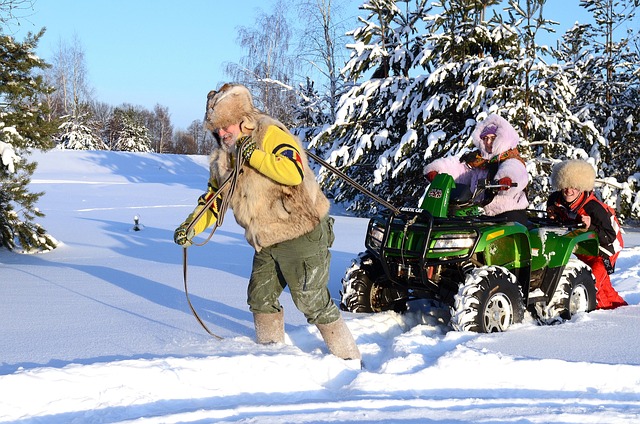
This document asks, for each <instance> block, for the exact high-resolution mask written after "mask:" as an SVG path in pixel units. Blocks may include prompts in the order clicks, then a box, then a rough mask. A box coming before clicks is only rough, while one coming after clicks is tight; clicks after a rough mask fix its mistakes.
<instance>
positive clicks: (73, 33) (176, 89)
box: [16, 0, 588, 129]
mask: <svg viewBox="0 0 640 424" xmlns="http://www.w3.org/2000/svg"><path fill="white" fill-rule="evenodd" d="M361 3H362V2H360V1H354V3H353V4H354V12H355V11H357V8H356V5H359V4H361ZM239 4H241V5H242V6H238V5H239ZM271 4H272V2H271V1H269V0H240V1H237V0H236V1H222V0H186V1H178V0H35V5H34V11H33V13H32V14H31V15H30V16H29V17H27V18H23V19H22V20H21V27H20V32H18V33H17V34H16V37H17V38H20V35H21V34H24V33H26V31H28V30H30V31H32V32H36V31H38V30H39V29H40V28H42V27H46V28H47V32H46V33H45V35H44V37H43V38H42V39H41V41H40V44H39V48H38V54H39V55H40V56H41V57H43V58H44V59H47V60H49V59H50V58H51V57H52V55H53V53H54V52H55V51H56V50H57V47H58V45H59V43H60V42H61V41H62V42H63V43H65V44H67V45H71V44H72V42H73V39H74V37H76V38H77V39H78V41H79V43H80V45H81V46H82V48H83V50H84V52H85V62H86V63H85V64H86V66H87V72H88V75H87V76H88V81H89V85H90V86H91V87H92V88H93V89H94V90H95V96H96V98H97V99H98V100H100V101H102V102H105V103H108V104H111V105H113V106H117V105H120V104H122V103H130V104H134V105H141V106H144V107H146V108H147V109H152V108H153V107H154V105H155V104H158V103H159V104H161V105H163V106H166V107H168V108H169V111H170V113H171V119H172V122H173V124H174V127H175V128H176V129H185V128H186V127H187V126H188V125H189V124H190V123H191V122H192V121H193V120H195V119H202V117H203V115H204V104H205V100H206V95H207V93H208V92H209V90H211V89H215V88H217V87H219V86H220V85H221V84H222V83H223V82H225V81H226V79H227V77H226V75H225V74H224V72H223V64H224V63H225V62H238V61H239V60H240V58H241V57H242V56H243V55H244V52H243V51H242V50H241V49H240V48H239V47H238V44H237V41H236V35H237V28H238V27H241V26H250V25H252V24H253V23H254V19H255V17H256V16H257V14H258V11H259V10H260V9H262V10H267V9H268V7H269V5H271ZM578 4H579V0H548V2H547V5H546V6H545V7H546V8H547V12H546V14H547V17H548V18H549V19H554V20H556V21H558V22H560V23H561V25H560V26H559V29H558V32H559V33H562V32H564V30H566V29H567V28H568V27H570V26H571V25H572V24H573V23H575V21H576V20H580V21H581V22H584V21H586V19H588V14H587V13H586V12H584V11H583V9H581V8H580V7H578Z"/></svg>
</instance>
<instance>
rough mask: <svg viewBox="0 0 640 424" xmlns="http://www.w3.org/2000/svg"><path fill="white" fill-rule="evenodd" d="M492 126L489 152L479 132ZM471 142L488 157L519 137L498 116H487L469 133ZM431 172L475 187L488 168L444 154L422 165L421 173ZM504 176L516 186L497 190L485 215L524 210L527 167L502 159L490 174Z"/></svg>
mask: <svg viewBox="0 0 640 424" xmlns="http://www.w3.org/2000/svg"><path fill="white" fill-rule="evenodd" d="M490 125H495V126H496V127H497V130H496V139H495V141H494V142H493V152H492V153H488V152H487V151H486V150H485V148H484V143H483V142H482V139H481V138H480V133H482V130H483V129H484V128H485V127H488V126H490ZM472 138H473V144H474V145H475V146H476V147H477V148H478V149H479V150H480V152H481V155H482V157H483V158H484V159H491V158H492V157H494V156H498V155H500V154H501V153H504V152H506V151H507V150H509V149H513V148H514V147H516V146H517V145H518V141H519V140H520V138H519V136H518V133H517V132H516V130H515V129H514V128H513V127H512V126H511V124H509V122H507V121H506V120H505V119H504V118H502V117H500V116H498V115H495V114H493V115H489V116H488V117H487V119H485V120H484V121H482V122H479V123H478V124H477V125H476V128H475V129H474V131H473V134H472ZM431 171H436V172H438V173H447V174H449V175H451V176H452V177H453V179H454V180H455V181H456V182H457V183H460V184H469V186H470V187H471V189H472V190H474V189H475V188H476V185H477V183H478V181H480V180H483V179H485V178H487V176H488V170H486V169H481V168H471V167H469V166H468V165H467V164H466V163H464V162H460V158H458V157H452V156H449V157H444V158H440V159H436V160H434V161H433V162H431V163H430V164H429V165H427V166H426V167H425V168H424V173H425V175H426V174H428V173H429V172H431ZM504 177H509V178H511V181H512V182H514V183H517V184H518V185H517V187H511V188H510V189H508V190H504V191H498V193H497V194H496V196H495V197H494V198H493V200H492V201H491V203H489V204H488V205H486V206H485V207H484V211H485V213H486V214H487V215H489V216H495V215H498V214H501V213H503V212H507V211H511V210H518V209H526V208H527V207H528V206H529V201H528V200H527V196H526V194H525V192H524V189H525V188H526V187H527V184H528V183H529V174H528V173H527V168H526V167H525V166H524V164H523V163H522V162H521V161H519V160H518V159H506V160H504V161H503V162H501V163H500V165H499V166H498V172H497V173H496V175H495V176H494V179H495V180H499V179H501V178H504Z"/></svg>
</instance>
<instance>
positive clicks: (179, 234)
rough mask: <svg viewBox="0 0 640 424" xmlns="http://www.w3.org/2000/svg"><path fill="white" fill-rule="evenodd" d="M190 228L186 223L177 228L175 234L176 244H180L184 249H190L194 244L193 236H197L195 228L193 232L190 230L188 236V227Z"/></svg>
mask: <svg viewBox="0 0 640 424" xmlns="http://www.w3.org/2000/svg"><path fill="white" fill-rule="evenodd" d="M188 226H189V224H187V223H186V222H184V223H182V224H181V225H180V226H179V227H178V228H176V230H175V231H174V233H173V241H174V242H175V243H176V244H179V245H180V246H182V247H189V246H191V244H192V241H191V240H192V239H193V236H194V235H195V232H194V230H193V228H192V229H191V230H189V233H188V234H187V227H188Z"/></svg>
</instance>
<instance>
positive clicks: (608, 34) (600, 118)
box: [556, 0, 640, 219]
mask: <svg viewBox="0 0 640 424" xmlns="http://www.w3.org/2000/svg"><path fill="white" fill-rule="evenodd" d="M580 5H581V6H582V7H585V8H586V9H587V10H588V11H589V12H591V13H592V14H593V18H594V23H593V24H582V25H578V24H577V25H575V26H574V27H573V28H571V29H570V30H569V31H567V33H566V34H565V35H564V36H563V38H562V43H561V45H560V47H559V49H558V51H557V52H556V56H557V58H558V60H559V61H561V62H564V63H566V66H567V67H570V68H571V69H572V72H573V76H574V78H573V81H572V83H573V84H575V86H576V87H577V92H576V94H577V97H576V100H575V101H574V105H573V106H572V110H573V111H575V113H576V115H577V116H578V117H579V118H580V119H581V120H584V121H590V122H592V123H593V126H594V127H595V129H596V130H597V131H598V132H599V133H600V134H601V143H602V144H603V145H604V146H606V148H605V149H601V150H600V151H599V152H598V154H594V153H593V152H590V153H591V154H590V156H591V158H592V159H591V160H593V161H595V164H596V165H597V167H598V176H599V177H600V178H601V179H603V180H605V181H606V182H607V184H605V185H601V186H600V187H598V189H597V191H598V192H599V193H600V194H601V197H602V198H603V200H604V201H606V202H607V203H609V204H610V205H611V206H614V207H616V208H617V210H618V215H619V216H620V217H621V218H633V219H638V218H640V205H639V204H638V203H639V202H640V196H639V193H638V189H639V188H640V181H639V178H638V172H639V171H640V164H639V163H638V158H639V157H640V109H638V104H639V100H640V91H639V90H640V56H639V54H638V51H637V41H638V32H637V29H636V30H635V31H633V30H631V29H628V30H627V31H626V32H624V33H622V34H619V33H616V32H615V31H616V30H617V31H618V32H620V31H621V30H622V29H624V28H625V27H628V26H627V25H628V24H629V23H630V22H631V20H632V18H633V16H634V12H635V10H636V9H637V7H638V2H637V0H615V1H614V0H583V1H581V2H580ZM634 46H635V50H634V49H632V47H634Z"/></svg>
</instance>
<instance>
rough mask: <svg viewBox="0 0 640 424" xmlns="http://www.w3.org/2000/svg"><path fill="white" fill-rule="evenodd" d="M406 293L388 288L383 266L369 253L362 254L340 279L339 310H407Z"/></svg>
mask: <svg viewBox="0 0 640 424" xmlns="http://www.w3.org/2000/svg"><path fill="white" fill-rule="evenodd" d="M407 298H408V293H407V292H406V291H404V290H402V289H399V288H395V287H392V286H391V282H389V281H388V280H387V279H386V277H385V274H384V270H383V269H382V266H381V265H380V263H379V262H378V260H377V259H376V258H374V257H373V256H371V255H370V254H368V253H361V254H360V255H359V256H358V258H357V259H355V260H354V261H353V262H352V264H351V267H350V268H349V269H348V270H347V272H346V273H345V276H344V278H343V279H342V290H341V291H340V309H342V310H343V311H348V312H356V313H365V312H382V311H390V310H394V311H396V312H404V311H406V310H407Z"/></svg>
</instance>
